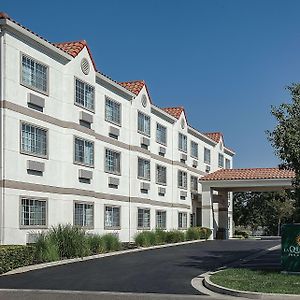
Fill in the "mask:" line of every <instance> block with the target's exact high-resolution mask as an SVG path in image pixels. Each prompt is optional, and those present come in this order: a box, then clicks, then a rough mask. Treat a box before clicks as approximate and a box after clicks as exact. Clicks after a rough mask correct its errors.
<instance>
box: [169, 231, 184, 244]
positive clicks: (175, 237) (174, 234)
mask: <svg viewBox="0 0 300 300" xmlns="http://www.w3.org/2000/svg"><path fill="white" fill-rule="evenodd" d="M184 241H185V235H184V232H183V231H180V230H172V231H167V232H166V243H179V242H184Z"/></svg>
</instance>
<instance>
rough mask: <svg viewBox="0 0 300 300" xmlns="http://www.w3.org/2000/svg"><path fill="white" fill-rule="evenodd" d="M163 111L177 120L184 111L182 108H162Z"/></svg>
mask: <svg viewBox="0 0 300 300" xmlns="http://www.w3.org/2000/svg"><path fill="white" fill-rule="evenodd" d="M163 110H164V111H165V112H167V113H168V114H169V115H171V116H172V117H174V118H176V119H179V118H180V115H181V113H182V112H183V111H184V108H183V107H182V106H180V107H166V108H163Z"/></svg>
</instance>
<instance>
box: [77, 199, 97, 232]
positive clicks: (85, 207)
mask: <svg viewBox="0 0 300 300" xmlns="http://www.w3.org/2000/svg"><path fill="white" fill-rule="evenodd" d="M74 225H75V226H81V227H89V228H92V227H93V226H94V205H93V204H91V203H74Z"/></svg>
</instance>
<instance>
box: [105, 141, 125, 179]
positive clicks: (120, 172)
mask: <svg viewBox="0 0 300 300" xmlns="http://www.w3.org/2000/svg"><path fill="white" fill-rule="evenodd" d="M106 150H110V151H113V152H115V153H118V154H120V171H119V172H113V171H109V170H106ZM121 154H122V152H121V151H118V150H114V149H111V148H108V147H104V172H105V173H108V174H113V175H118V176H120V175H121V174H122V167H121V165H122V164H121Z"/></svg>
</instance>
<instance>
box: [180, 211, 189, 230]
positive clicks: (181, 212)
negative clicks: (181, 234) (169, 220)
mask: <svg viewBox="0 0 300 300" xmlns="http://www.w3.org/2000/svg"><path fill="white" fill-rule="evenodd" d="M179 214H185V215H186V226H185V227H179ZM181 223H183V222H182V220H181ZM187 228H188V213H187V212H186V211H178V230H186V229H187Z"/></svg>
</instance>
